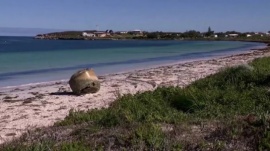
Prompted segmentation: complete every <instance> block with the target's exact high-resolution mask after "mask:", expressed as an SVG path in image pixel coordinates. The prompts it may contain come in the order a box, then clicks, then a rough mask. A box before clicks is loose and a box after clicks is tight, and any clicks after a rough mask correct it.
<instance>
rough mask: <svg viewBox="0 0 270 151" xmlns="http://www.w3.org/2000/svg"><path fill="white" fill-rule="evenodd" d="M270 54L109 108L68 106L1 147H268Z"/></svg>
mask: <svg viewBox="0 0 270 151" xmlns="http://www.w3.org/2000/svg"><path fill="white" fill-rule="evenodd" d="M269 86H270V57H264V58H260V59H255V60H254V61H252V62H251V63H250V64H248V65H241V66H237V67H231V68H224V69H221V71H220V72H218V73H217V74H214V75H210V76H208V77H206V78H204V79H200V80H197V81H195V82H193V83H192V84H190V85H189V86H187V87H185V88H179V87H159V88H157V89H156V90H154V91H147V92H143V93H137V94H135V95H131V94H127V95H123V96H121V95H120V94H119V97H118V98H117V100H116V101H114V102H113V103H112V104H111V105H110V107H109V108H106V109H100V110H97V109H96V110H89V111H87V112H83V111H74V110H71V111H70V113H69V115H68V116H67V117H66V118H65V119H64V120H63V121H60V122H58V123H56V124H55V125H54V126H52V127H47V128H40V129H36V130H30V131H29V132H27V133H25V134H24V135H23V136H22V137H21V138H19V139H15V140H13V141H12V142H9V143H5V144H3V145H1V146H0V150H3V151H36V150H38V151H45V150H63V151H84V150H270V113H269V110H270V91H269V90H270V89H269Z"/></svg>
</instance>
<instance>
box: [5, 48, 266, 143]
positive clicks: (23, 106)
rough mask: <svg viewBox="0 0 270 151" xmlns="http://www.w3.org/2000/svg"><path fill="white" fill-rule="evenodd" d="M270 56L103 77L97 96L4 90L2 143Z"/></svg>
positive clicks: (54, 88)
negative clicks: (124, 98) (129, 97)
mask: <svg viewBox="0 0 270 151" xmlns="http://www.w3.org/2000/svg"><path fill="white" fill-rule="evenodd" d="M263 56H270V48H269V47H267V48H263V49H258V50H251V51H249V52H246V53H241V54H236V55H230V56H225V57H219V58H214V59H208V60H197V61H191V62H186V63H178V64H173V65H165V66H160V67H155V68H150V69H143V70H136V71H131V72H126V73H118V74H110V75H105V76H100V77H99V79H100V81H101V90H100V91H99V92H98V93H96V94H86V95H82V96H76V95H73V94H72V92H71V89H70V88H69V85H68V84H67V82H66V81H59V82H55V83H51V84H40V85H32V86H25V87H14V88H9V89H1V90H0V143H3V142H5V141H8V140H10V139H12V138H14V137H18V136H20V135H21V134H22V133H23V132H25V131H26V130H28V129H33V128H36V127H43V126H50V125H53V124H54V123H55V122H56V121H59V120H62V119H64V118H65V117H66V116H67V115H68V113H69V111H70V110H71V109H74V110H89V109H94V108H98V109H99V108H103V107H108V106H109V104H110V103H111V102H113V101H114V100H115V98H116V97H118V96H119V95H123V94H127V93H132V94H134V93H137V92H143V91H148V90H154V89H156V88H157V87H160V86H180V87H184V86H186V85H188V84H190V83H191V82H193V81H195V80H197V79H200V78H204V77H206V76H209V75H211V74H214V73H216V72H218V71H220V69H222V68H225V67H230V66H237V65H241V64H246V63H248V62H250V61H252V60H253V59H255V58H259V57H263Z"/></svg>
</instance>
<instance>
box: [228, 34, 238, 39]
mask: <svg viewBox="0 0 270 151" xmlns="http://www.w3.org/2000/svg"><path fill="white" fill-rule="evenodd" d="M229 37H232V38H235V37H238V34H229Z"/></svg>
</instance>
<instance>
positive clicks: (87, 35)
mask: <svg viewBox="0 0 270 151" xmlns="http://www.w3.org/2000/svg"><path fill="white" fill-rule="evenodd" d="M82 36H84V37H96V35H95V34H93V33H87V32H83V33H82Z"/></svg>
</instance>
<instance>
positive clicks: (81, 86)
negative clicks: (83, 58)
mask: <svg viewBox="0 0 270 151" xmlns="http://www.w3.org/2000/svg"><path fill="white" fill-rule="evenodd" d="M69 86H70V88H71V89H72V91H73V93H75V94H76V95H82V94H87V93H96V92H98V91H99V89H100V82H99V80H98V77H97V76H96V74H95V72H94V70H93V69H83V70H79V71H77V72H76V73H75V74H73V75H72V76H71V78H70V80H69Z"/></svg>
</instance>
